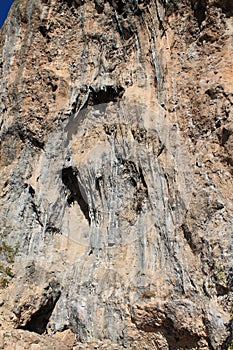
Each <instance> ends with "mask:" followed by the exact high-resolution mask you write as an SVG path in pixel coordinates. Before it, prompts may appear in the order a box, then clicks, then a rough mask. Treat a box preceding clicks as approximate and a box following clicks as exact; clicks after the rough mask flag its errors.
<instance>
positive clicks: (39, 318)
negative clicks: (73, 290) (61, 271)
mask: <svg viewBox="0 0 233 350" xmlns="http://www.w3.org/2000/svg"><path fill="white" fill-rule="evenodd" d="M58 286H59V284H58ZM55 287H57V285H56V286H55ZM48 288H49V287H48ZM60 295H61V291H60V290H59V289H57V288H55V289H54V290H53V291H52V292H51V293H50V294H49V295H48V296H46V297H45V298H44V299H45V300H44V302H43V303H42V305H41V306H40V308H39V309H38V310H37V311H36V312H35V313H34V314H32V316H31V318H30V320H29V321H28V322H27V323H26V324H25V326H21V327H18V328H19V329H24V330H26V331H29V332H35V333H38V334H43V333H45V332H46V327H47V324H48V322H49V319H50V317H51V315H52V312H53V310H54V308H55V306H56V303H57V302H58V299H59V298H60Z"/></svg>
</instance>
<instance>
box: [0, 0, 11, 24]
mask: <svg viewBox="0 0 233 350" xmlns="http://www.w3.org/2000/svg"><path fill="white" fill-rule="evenodd" d="M13 1H14V0H0V28H1V27H2V25H3V23H4V21H5V19H6V16H7V14H8V11H9V9H10V7H11V4H12V2H13Z"/></svg>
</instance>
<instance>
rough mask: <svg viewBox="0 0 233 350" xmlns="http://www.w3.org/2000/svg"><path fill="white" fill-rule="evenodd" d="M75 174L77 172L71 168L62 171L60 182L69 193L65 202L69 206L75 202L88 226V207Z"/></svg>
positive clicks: (89, 221) (89, 220)
mask: <svg viewBox="0 0 233 350" xmlns="http://www.w3.org/2000/svg"><path fill="white" fill-rule="evenodd" d="M77 174H78V173H77V170H75V169H73V168H72V167H71V166H70V167H68V168H64V169H62V182H63V184H64V185H65V186H66V188H68V190H69V191H70V195H69V196H68V199H67V202H68V204H69V205H71V204H72V203H74V202H77V203H78V204H79V207H80V209H81V211H82V213H83V215H84V216H85V218H86V219H87V221H88V223H89V225H90V223H91V219H90V216H89V206H88V204H87V199H86V196H85V191H84V189H83V186H82V185H81V184H80V183H79V181H78V178H77Z"/></svg>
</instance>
